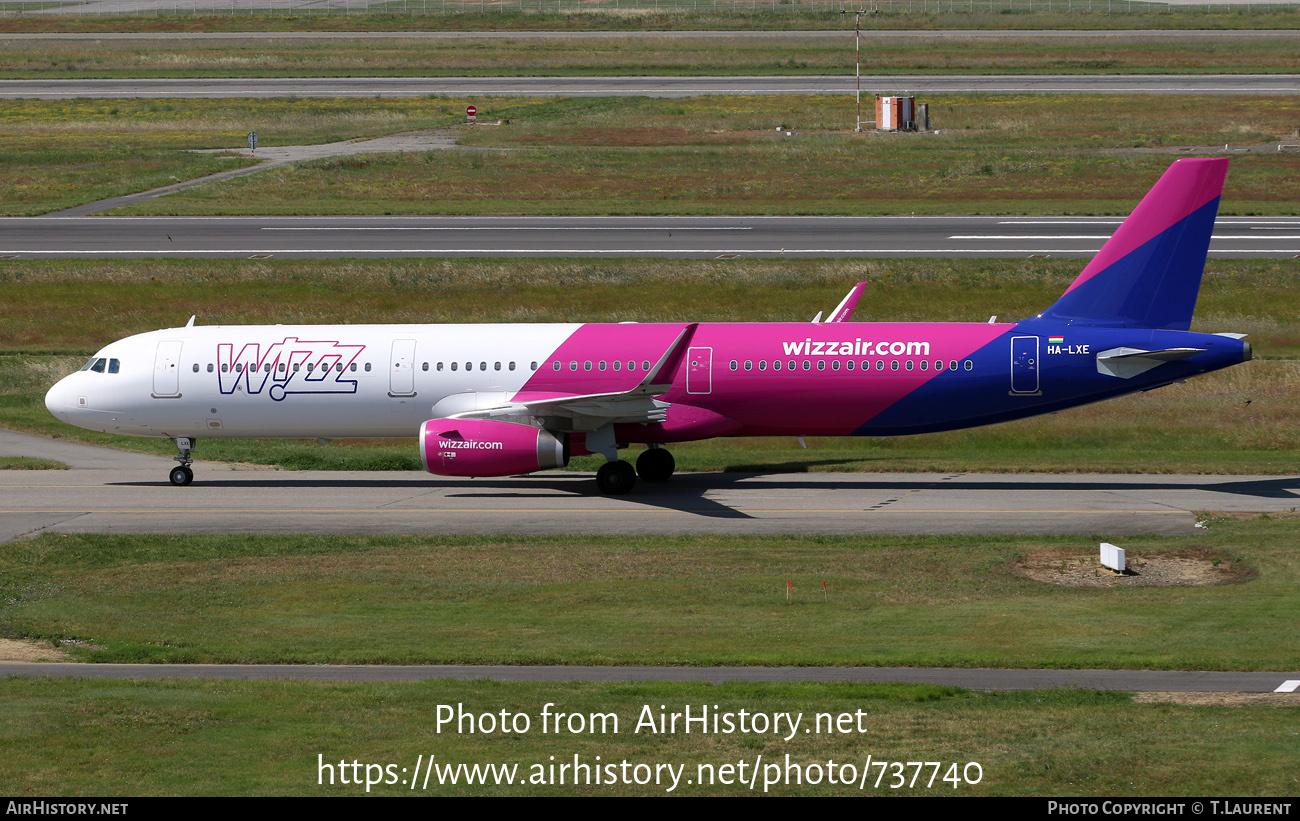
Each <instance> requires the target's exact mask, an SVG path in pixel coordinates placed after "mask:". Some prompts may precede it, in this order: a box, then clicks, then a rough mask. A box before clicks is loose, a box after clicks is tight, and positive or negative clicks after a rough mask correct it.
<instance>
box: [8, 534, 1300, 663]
mask: <svg viewBox="0 0 1300 821" xmlns="http://www.w3.org/2000/svg"><path fill="white" fill-rule="evenodd" d="M1297 522H1300V519H1297V518H1296V517H1295V516H1282V517H1269V516H1263V517H1260V518H1257V519H1250V520H1244V521H1243V520H1228V519H1211V520H1210V521H1209V526H1208V529H1206V530H1204V531H1201V532H1198V533H1197V534H1196V535H1194V536H1184V537H1161V536H1145V537H1131V538H1129V539H1127V540H1126V541H1125V543H1124V548H1125V550H1126V551H1127V552H1128V560H1129V562H1130V563H1131V564H1132V565H1134V566H1137V567H1139V569H1140V568H1142V567H1143V564H1142V563H1143V562H1149V561H1156V560H1157V559H1159V558H1161V557H1164V556H1183V557H1200V559H1201V560H1202V561H1204V562H1212V563H1213V564H1214V566H1215V567H1216V568H1218V572H1219V575H1218V576H1217V577H1216V578H1217V579H1218V581H1219V583H1218V584H1217V585H1212V586H1207V587H1195V586H1184V585H1181V584H1180V585H1176V586H1172V587H1132V586H1126V585H1123V584H1120V585H1117V586H1114V587H1109V588H1108V587H1100V588H1095V587H1083V588H1078V587H1074V588H1072V587H1060V586H1057V585H1055V584H1049V583H1046V582H1042V581H1038V580H1035V579H1031V578H1027V577H1025V576H1023V575H1022V574H1021V572H1020V571H1018V569H1017V568H1018V567H1020V565H1021V563H1022V562H1025V561H1028V560H1030V559H1031V558H1033V559H1038V558H1040V557H1041V556H1047V557H1048V561H1049V563H1050V562H1054V561H1057V560H1058V557H1059V560H1060V561H1065V560H1066V559H1067V558H1070V557H1085V558H1086V557H1092V559H1093V560H1095V558H1096V553H1097V546H1096V539H1093V538H1087V537H1083V538H1080V537H1023V536H1018V537H989V536H981V537H865V536H864V537H800V536H789V537H759V538H754V537H686V536H681V537H640V538H620V539H618V540H617V541H613V540H609V539H604V538H600V537H513V536H499V537H401V536H374V537H345V536H338V537H332V536H264V537H258V536H198V535H191V534H183V535H175V536H142V535H130V536H109V535H81V534H76V535H73V534H45V535H41V536H39V537H37V538H34V539H30V540H24V541H19V542H14V543H11V544H9V545H7V546H6V549H5V550H4V551H3V553H2V554H0V602H2V603H0V634H2V635H5V636H9V637H28V638H41V639H45V640H51V641H55V642H68V643H69V645H70V646H69V648H68V649H70V651H71V652H72V654H73V655H74V656H75V657H77V658H79V659H81V660H85V661H97V662H187V663H200V662H232V663H259V664H267V663H278V662H297V663H307V664H314V663H337V664H420V663H453V664H616V665H628V664H668V665H702V666H710V665H723V664H741V665H770V666H786V665H796V666H799V665H845V666H859V665H861V666H922V667H927V666H935V667H1050V668H1107V669H1110V668H1124V669H1180V670H1294V669H1298V668H1300V648H1298V647H1297V646H1296V644H1295V642H1294V641H1293V640H1292V637H1293V635H1294V626H1293V619H1292V618H1291V614H1293V613H1294V612H1295V611H1296V608H1297V607H1300V585H1297V581H1298V580H1300V553H1297V550H1296V548H1297V546H1298V544H1297V531H1296V524H1297ZM787 580H790V581H791V582H792V583H793V585H794V587H793V592H794V597H793V600H792V602H787V596H786V592H787V591H786V581H787ZM823 582H825V583H826V588H825V589H823V587H822V583H823ZM832 637H833V640H832Z"/></svg>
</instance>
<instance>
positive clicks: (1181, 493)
mask: <svg viewBox="0 0 1300 821" xmlns="http://www.w3.org/2000/svg"><path fill="white" fill-rule="evenodd" d="M47 441H49V440H43V439H41V438H40V437H27V436H24V435H22V434H14V433H10V432H8V431H3V432H0V453H3V454H4V455H15V456H43V457H45V458H53V459H59V460H61V461H63V462H65V463H67V464H70V465H72V466H73V467H74V469H72V470H66V471H0V542H3V541H7V540H10V539H14V538H19V537H22V536H24V535H27V534H32V533H39V532H44V531H51V532H64V533H178V532H179V533H218V534H219V533H258V534H275V533H324V534H470V535H474V534H497V533H513V534H521V535H530V534H567V533H580V534H615V535H617V534H627V535H640V534H664V535H668V534H730V535H736V534H754V535H763V534H785V533H824V534H850V535H851V534H965V533H969V534H1000V533H1025V534H1080V535H1088V536H1103V537H1118V536H1123V535H1130V534H1135V533H1166V534H1179V533H1191V532H1194V529H1195V526H1196V523H1197V512H1198V511H1223V512H1233V513H1264V512H1284V511H1288V510H1291V509H1293V508H1295V507H1296V506H1297V505H1300V477H1294V476H1285V477H1278V476H1145V475H1122V476H1101V475H1083V474H1080V475H1072V474H1065V475H1054V474H1037V475H1034V474H1016V475H1000V474H865V473H809V474H762V473H696V474H678V475H677V476H675V477H674V478H673V479H672V480H671V481H669V482H666V483H663V484H657V485H656V484H649V483H645V482H642V483H639V484H638V485H637V487H636V488H635V489H634V490H633V491H632V493H630V494H628V495H626V496H619V497H609V496H602V495H600V494H598V493H597V492H596V487H595V481H594V479H593V478H592V476H591V475H590V474H582V473H567V472H547V473H541V474H535V475H532V476H524V477H507V478H501V479H453V478H445V477H438V476H432V475H428V474H424V473H418V472H384V473H375V472H324V471H272V470H232V469H231V468H230V466H228V465H221V464H215V463H196V464H195V482H194V484H193V485H191V486H189V487H184V488H177V487H172V486H171V485H170V484H168V482H167V471H168V470H169V469H170V467H171V466H172V465H173V464H174V463H172V462H171V461H170V460H168V459H166V458H165V457H151V456H142V455H139V454H119V453H118V452H117V451H112V450H107V449H102V448H87V447H86V446H82V445H69V444H67V443H58V442H55V443H53V445H54V446H53V447H47V446H46V445H45V444H44V443H45V442H47ZM83 453H84V454H86V455H85V456H82V455H81V454H83Z"/></svg>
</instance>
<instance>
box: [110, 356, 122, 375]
mask: <svg viewBox="0 0 1300 821" xmlns="http://www.w3.org/2000/svg"><path fill="white" fill-rule="evenodd" d="M120 364H121V363H120V362H118V361H117V360H116V359H110V360H108V372H109V373H117V369H118V366H119V365H120Z"/></svg>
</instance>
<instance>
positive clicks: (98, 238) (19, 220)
mask: <svg viewBox="0 0 1300 821" xmlns="http://www.w3.org/2000/svg"><path fill="white" fill-rule="evenodd" d="M1122 220H1123V218H1122V217H1007V216H1001V217H407V216H402V217H11V218H3V219H0V258H7V259H13V258H33V257H47V258H51V257H52V258H58V257H62V258H87V257H105V258H107V257H235V258H239V257H253V256H258V257H262V256H275V257H367V256H380V257H484V256H489V257H491V256H497V257H500V256H562V257H584V256H618V257H639V256H647V257H648V256H654V257H693V258H714V257H730V256H746V257H780V256H788V257H864V256H888V257H983V256H988V257H1017V256H1031V255H1036V254H1041V255H1049V256H1061V257H1091V256H1092V255H1093V254H1095V253H1096V252H1097V250H1098V249H1099V248H1101V246H1102V244H1103V243H1104V242H1105V241H1106V240H1107V239H1108V238H1109V237H1110V235H1111V234H1112V233H1113V232H1114V230H1115V228H1116V227H1117V226H1118V225H1119V224H1120V222H1121V221H1122ZM1210 254H1211V255H1212V256H1213V257H1265V258H1279V257H1280V258H1290V257H1294V256H1296V255H1297V254H1300V218H1297V217H1220V218H1219V220H1218V222H1217V224H1216V225H1215V230H1214V239H1213V241H1212V242H1211V244H1210Z"/></svg>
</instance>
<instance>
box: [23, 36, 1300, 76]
mask: <svg viewBox="0 0 1300 821" xmlns="http://www.w3.org/2000/svg"><path fill="white" fill-rule="evenodd" d="M875 34H878V32H876V33H875ZM875 34H873V35H869V36H868V38H867V47H866V49H865V50H864V51H863V53H862V67H861V68H862V73H863V74H864V75H867V76H871V75H881V74H884V75H891V74H905V75H917V74H968V73H970V74H982V75H987V74H1097V73H1106V74H1112V73H1113V74H1183V73H1196V74H1239V73H1240V74H1292V73H1295V72H1297V71H1300V64H1298V63H1297V62H1296V60H1295V51H1296V40H1295V38H1294V37H1290V36H1274V37H1269V36H1267V35H1262V36H1258V37H1251V38H1242V39H1239V40H1234V41H1233V43H1232V45H1231V47H1225V45H1224V44H1223V42H1222V41H1221V40H1220V41H1216V40H1212V39H1210V38H1208V37H1206V38H1204V39H1179V40H1173V41H1171V40H1169V39H1162V38H1159V37H1133V36H1123V37H1119V36H1116V37H1113V38H1098V37H1096V36H1088V37H1079V38H1074V39H1069V38H1059V37H1052V38H1040V37H1028V36H1027V37H1024V38H1011V37H1005V36H1000V37H988V38H978V37H977V38H953V37H943V36H938V35H936V36H934V37H912V36H908V37H890V36H885V37H880V36H875ZM52 45H54V44H53V43H51V41H49V40H19V41H15V42H9V43H6V46H5V49H4V50H3V52H0V78H4V79H26V78H33V79H42V80H48V79H53V78H88V77H97V78H111V77H130V78H144V77H182V78H187V79H189V78H195V77H410V76H417V77H424V76H441V77H447V76H451V77H458V76H491V77H501V76H575V75H587V76H609V75H613V76H618V75H634V76H643V75H694V74H704V75H799V74H814V75H820V74H831V75H836V74H838V75H846V74H847V75H851V74H852V72H853V50H852V46H853V44H852V42H851V38H848V37H846V34H845V32H844V31H843V30H840V31H830V32H827V33H826V34H825V35H824V36H821V37H815V38H814V37H808V36H797V37H788V38H780V37H763V38H753V37H729V36H725V35H724V36H716V37H708V38H700V37H692V38H681V37H675V36H673V35H670V34H665V35H664V36H662V37H627V36H624V35H620V34H611V35H608V36H592V37H587V38H584V39H583V40H581V41H580V42H577V43H575V42H574V41H573V40H571V39H564V38H558V37H557V38H554V39H547V38H539V37H519V38H506V37H490V38H474V37H468V36H467V37H463V38H457V39H435V40H430V39H417V38H410V39H403V38H400V37H394V38H391V39H387V38H386V39H374V38H365V39H355V40H348V39H334V38H331V39H328V40H267V39H265V38H257V39H252V38H250V39H248V40H178V41H174V42H166V41H163V42H158V41H150V42H149V43H148V47H147V48H146V47H142V42H141V41H131V40H106V41H95V42H82V41H62V42H57V49H52Z"/></svg>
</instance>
